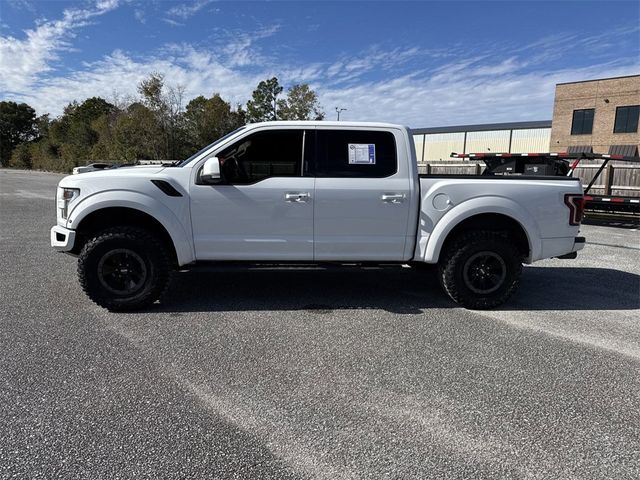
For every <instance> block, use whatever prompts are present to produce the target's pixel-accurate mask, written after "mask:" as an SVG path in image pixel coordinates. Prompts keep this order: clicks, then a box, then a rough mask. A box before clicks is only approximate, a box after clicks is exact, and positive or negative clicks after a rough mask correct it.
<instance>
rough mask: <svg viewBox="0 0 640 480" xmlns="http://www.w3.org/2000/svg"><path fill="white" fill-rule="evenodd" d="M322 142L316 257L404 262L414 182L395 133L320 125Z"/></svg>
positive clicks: (318, 155) (318, 157) (318, 135)
mask: <svg viewBox="0 0 640 480" xmlns="http://www.w3.org/2000/svg"><path fill="white" fill-rule="evenodd" d="M398 141H400V140H398ZM316 145H317V147H316V165H315V172H316V174H317V178H316V188H315V209H314V258H315V259H316V260H345V261H348V260H379V261H384V260H388V261H401V260H403V259H404V253H405V242H406V236H407V229H408V220H409V210H410V208H411V188H410V187H411V184H410V181H409V176H408V171H407V161H408V159H406V158H405V156H399V153H398V151H397V148H396V139H395V137H394V135H393V134H392V133H390V132H385V131H362V130H348V129H345V130H339V131H336V130H333V131H332V130H321V129H318V130H317V133H316ZM354 148H355V149H360V150H361V151H364V152H365V153H364V156H362V157H361V159H358V157H357V156H356V155H354V154H353V153H352V154H350V153H349V150H353V149H354Z"/></svg>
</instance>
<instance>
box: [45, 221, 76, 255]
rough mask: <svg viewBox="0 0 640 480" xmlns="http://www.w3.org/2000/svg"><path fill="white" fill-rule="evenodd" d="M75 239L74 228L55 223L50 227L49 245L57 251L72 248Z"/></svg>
mask: <svg viewBox="0 0 640 480" xmlns="http://www.w3.org/2000/svg"><path fill="white" fill-rule="evenodd" d="M75 241H76V232H75V230H69V229H68V228H64V227H61V226H60V225H56V226H55V227H51V246H52V247H53V248H54V249H55V250H57V251H59V252H69V251H71V250H73V245H74V243H75Z"/></svg>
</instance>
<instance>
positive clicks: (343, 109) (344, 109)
mask: <svg viewBox="0 0 640 480" xmlns="http://www.w3.org/2000/svg"><path fill="white" fill-rule="evenodd" d="M346 110H347V109H346V108H338V107H336V112H337V113H338V121H340V112H344V111H346Z"/></svg>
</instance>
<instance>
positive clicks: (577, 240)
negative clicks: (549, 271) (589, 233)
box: [538, 237, 585, 260]
mask: <svg viewBox="0 0 640 480" xmlns="http://www.w3.org/2000/svg"><path fill="white" fill-rule="evenodd" d="M584 246H585V238H584V237H560V238H543V239H542V255H541V257H540V258H539V259H538V260H541V259H543V258H576V255H575V252H578V251H580V250H582V249H583V248H584Z"/></svg>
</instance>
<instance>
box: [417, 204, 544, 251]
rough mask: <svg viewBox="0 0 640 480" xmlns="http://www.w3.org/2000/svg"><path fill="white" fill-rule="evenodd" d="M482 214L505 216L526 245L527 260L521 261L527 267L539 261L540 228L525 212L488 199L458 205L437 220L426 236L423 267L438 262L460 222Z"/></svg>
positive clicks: (517, 205)
mask: <svg viewBox="0 0 640 480" xmlns="http://www.w3.org/2000/svg"><path fill="white" fill-rule="evenodd" d="M483 213H497V214H501V215H505V216H507V217H510V218H511V219H513V220H515V221H516V222H518V223H519V224H520V226H521V227H522V229H523V230H524V232H525V234H526V236H527V241H528V242H529V257H528V258H527V259H526V260H525V261H526V262H527V263H530V262H532V261H535V260H536V259H538V258H540V257H541V255H542V241H541V239H540V228H539V227H538V224H537V222H536V221H535V219H534V218H533V216H532V215H531V214H530V213H529V212H528V211H527V210H526V209H525V208H523V207H522V206H521V205H519V204H518V203H516V202H514V201H513V200H511V199H508V198H504V197H498V196H488V197H480V198H473V199H470V200H467V201H465V202H462V203H460V204H458V205H456V206H455V207H453V208H452V209H451V210H449V211H448V212H447V213H446V214H445V215H444V216H443V217H442V218H441V219H440V221H439V222H438V223H437V224H436V226H435V228H434V229H433V232H431V235H429V239H428V241H427V246H426V249H425V256H424V261H425V262H427V263H437V262H438V259H439V258H440V253H441V251H442V246H443V245H444V242H445V240H446V239H447V236H448V235H449V233H451V231H452V230H453V229H454V228H455V227H456V226H457V225H459V224H460V222H462V221H464V220H466V219H468V218H471V217H473V216H475V215H480V214H483Z"/></svg>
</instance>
